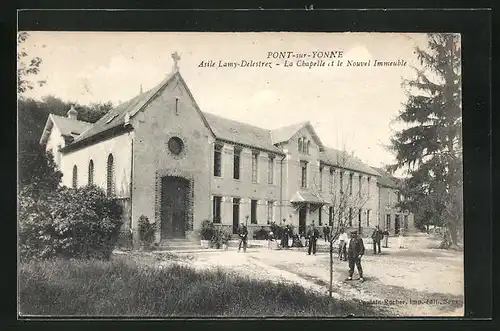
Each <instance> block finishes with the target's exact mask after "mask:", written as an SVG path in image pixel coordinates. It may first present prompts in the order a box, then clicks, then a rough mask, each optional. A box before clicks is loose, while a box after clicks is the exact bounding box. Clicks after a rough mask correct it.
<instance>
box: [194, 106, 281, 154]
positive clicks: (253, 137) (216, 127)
mask: <svg viewBox="0 0 500 331" xmlns="http://www.w3.org/2000/svg"><path fill="white" fill-rule="evenodd" d="M203 115H204V116H205V118H206V119H207V122H208V124H209V125H210V127H211V128H212V131H213V132H214V134H215V137H216V138H218V139H221V140H226V141H230V142H234V143H237V144H241V145H246V146H250V147H256V148H260V149H263V150H267V151H271V152H275V153H279V154H281V153H282V152H281V151H280V150H279V149H278V148H277V147H276V146H274V144H273V141H272V139H271V131H269V130H266V129H263V128H260V127H257V126H253V125H249V124H246V123H242V122H238V121H234V120H230V119H227V118H224V117H220V116H217V115H214V114H211V113H203Z"/></svg>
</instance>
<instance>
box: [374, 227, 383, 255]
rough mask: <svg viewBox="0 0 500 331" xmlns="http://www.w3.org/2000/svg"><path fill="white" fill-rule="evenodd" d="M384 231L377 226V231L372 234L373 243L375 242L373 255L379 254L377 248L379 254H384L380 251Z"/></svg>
mask: <svg viewBox="0 0 500 331" xmlns="http://www.w3.org/2000/svg"><path fill="white" fill-rule="evenodd" d="M382 236H383V234H382V231H380V228H379V226H378V225H377V226H376V227H375V230H373V233H372V241H373V254H377V247H378V253H379V254H381V253H382V252H381V251H380V241H381V240H382Z"/></svg>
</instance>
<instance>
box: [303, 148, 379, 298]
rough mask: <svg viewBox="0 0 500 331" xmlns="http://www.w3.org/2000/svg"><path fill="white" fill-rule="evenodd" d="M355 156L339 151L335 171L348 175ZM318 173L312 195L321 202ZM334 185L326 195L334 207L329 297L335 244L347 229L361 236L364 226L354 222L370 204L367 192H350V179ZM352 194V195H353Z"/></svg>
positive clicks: (322, 190) (330, 243) (330, 242)
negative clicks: (367, 204)
mask: <svg viewBox="0 0 500 331" xmlns="http://www.w3.org/2000/svg"><path fill="white" fill-rule="evenodd" d="M354 158H355V157H354V155H352V154H349V153H347V152H346V151H345V148H344V150H343V151H339V152H337V154H336V162H335V163H336V164H335V165H334V166H335V167H336V168H337V169H336V170H335V171H342V172H345V173H347V172H348V171H346V170H344V169H349V165H350V164H351V163H352V161H354ZM317 175H318V173H316V174H315V175H314V176H313V178H312V185H311V193H312V194H313V195H314V196H316V197H317V198H318V199H320V200H324V199H323V197H322V192H324V184H323V181H322V180H319V176H317ZM332 184H333V185H334V187H333V190H330V192H328V191H327V192H328V193H327V194H326V195H328V196H329V197H330V198H329V200H327V202H328V205H329V206H332V207H333V213H332V214H331V221H329V227H330V240H329V248H330V253H329V254H330V286H329V296H330V297H332V293H333V254H334V249H333V245H334V242H336V241H337V239H338V238H339V236H340V234H341V233H342V230H345V229H346V228H353V227H356V228H357V229H358V233H359V234H360V235H361V230H362V224H361V222H360V221H358V222H357V224H356V225H354V226H353V224H355V223H353V220H355V219H359V215H360V214H359V213H360V211H361V210H362V208H363V207H364V206H365V205H366V203H367V202H368V200H369V198H370V196H369V194H368V193H367V191H365V192H363V190H358V191H352V192H349V178H343V182H341V183H335V180H334V182H333V183H332ZM365 187H366V186H365ZM358 189H359V188H358ZM351 193H352V194H351Z"/></svg>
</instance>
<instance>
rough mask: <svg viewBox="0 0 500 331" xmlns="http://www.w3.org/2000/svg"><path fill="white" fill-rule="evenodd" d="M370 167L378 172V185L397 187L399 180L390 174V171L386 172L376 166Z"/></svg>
mask: <svg viewBox="0 0 500 331" xmlns="http://www.w3.org/2000/svg"><path fill="white" fill-rule="evenodd" d="M372 168H373V169H375V170H376V171H377V172H378V173H379V174H380V178H379V180H378V184H379V185H381V186H385V187H390V188H399V184H400V180H399V179H398V178H396V177H394V176H392V175H391V174H390V173H388V172H387V171H385V170H384V169H382V168H376V167H372Z"/></svg>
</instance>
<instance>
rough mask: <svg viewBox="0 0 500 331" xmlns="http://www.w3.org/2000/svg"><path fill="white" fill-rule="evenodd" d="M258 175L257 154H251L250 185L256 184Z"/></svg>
mask: <svg viewBox="0 0 500 331" xmlns="http://www.w3.org/2000/svg"><path fill="white" fill-rule="evenodd" d="M258 175H259V152H255V151H254V152H252V183H257V182H258V179H259V178H258V177H259V176H258Z"/></svg>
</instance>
